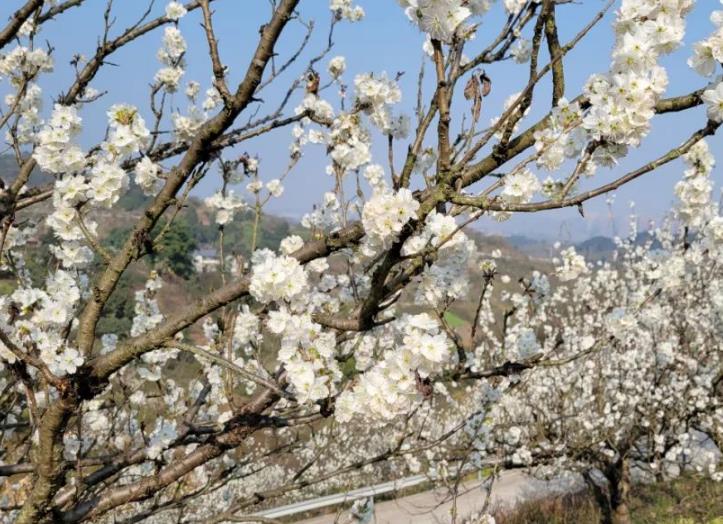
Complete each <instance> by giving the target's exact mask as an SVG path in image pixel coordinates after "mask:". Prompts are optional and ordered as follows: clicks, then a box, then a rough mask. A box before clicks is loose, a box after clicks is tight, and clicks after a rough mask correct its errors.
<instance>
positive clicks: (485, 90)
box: [479, 71, 492, 96]
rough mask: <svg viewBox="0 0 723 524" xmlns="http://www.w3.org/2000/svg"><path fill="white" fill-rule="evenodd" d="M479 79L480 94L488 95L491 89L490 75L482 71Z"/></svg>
mask: <svg viewBox="0 0 723 524" xmlns="http://www.w3.org/2000/svg"><path fill="white" fill-rule="evenodd" d="M479 80H480V82H482V96H487V95H489V94H490V91H492V80H490V77H488V76H487V73H485V72H484V71H482V74H481V75H480V76H479Z"/></svg>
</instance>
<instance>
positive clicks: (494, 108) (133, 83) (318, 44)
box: [0, 0, 723, 239]
mask: <svg viewBox="0 0 723 524" xmlns="http://www.w3.org/2000/svg"><path fill="white" fill-rule="evenodd" d="M357 3H359V4H360V5H361V6H362V7H363V8H364V9H365V11H366V18H365V19H364V20H363V21H362V22H360V23H356V24H350V23H341V24H339V25H338V26H337V28H336V33H335V35H334V49H333V50H332V51H331V53H330V54H329V55H328V57H327V59H325V60H324V61H323V62H322V64H323V69H324V70H325V67H326V62H327V61H328V58H331V57H333V56H336V55H343V56H345V57H346V59H347V64H348V69H347V72H346V74H345V80H346V82H347V83H348V84H350V83H351V82H352V81H353V77H354V75H355V74H357V73H361V72H369V71H373V72H375V73H381V72H382V71H386V72H388V73H389V74H390V76H393V75H394V74H395V73H397V72H400V71H403V72H404V73H405V74H404V76H402V78H401V80H400V84H401V87H402V91H403V100H402V103H401V105H400V109H402V110H404V111H406V112H408V113H410V114H411V112H412V109H413V107H414V104H415V100H416V79H417V74H418V72H419V67H420V64H421V63H422V60H423V56H422V52H421V45H422V42H423V35H422V34H421V33H420V32H419V31H418V30H417V29H416V28H415V27H414V26H412V25H411V24H410V23H409V22H408V20H407V18H406V16H405V15H404V13H403V11H402V9H401V8H399V6H398V4H397V3H396V2H394V1H392V0H358V2H357ZM20 4H21V2H20V1H18V0H12V1H7V0H6V1H5V2H3V6H2V8H0V18H2V19H5V18H6V17H7V16H9V14H10V13H11V11H12V9H13V8H15V7H17V6H18V5H20ZM86 4H87V5H86V6H84V7H83V8H81V9H76V10H72V11H69V12H68V13H66V14H65V15H63V16H62V17H60V18H59V20H58V21H55V22H51V23H49V24H47V28H46V29H45V30H44V31H43V33H41V37H42V38H46V39H48V40H49V41H50V42H51V43H52V44H53V46H54V47H55V52H54V55H55V60H56V70H55V72H53V73H51V74H50V75H48V77H47V78H45V79H44V81H43V82H41V86H42V87H43V89H44V93H45V95H46V97H47V100H48V104H46V107H45V112H46V114H47V112H48V111H49V110H50V108H51V103H50V101H51V100H52V99H53V98H55V97H56V96H57V95H58V94H59V93H61V92H63V90H64V89H66V88H67V86H68V85H70V83H71V82H72V80H73V71H72V69H71V68H70V67H69V66H68V62H69V61H70V60H71V58H72V56H73V55H74V54H75V53H81V54H84V55H88V56H90V55H92V53H93V52H94V49H95V45H96V42H97V40H98V38H99V36H100V32H101V29H102V15H103V9H104V5H105V2H103V1H101V0H87V1H86ZM156 4H157V5H156V6H155V8H154V12H155V13H158V14H160V13H161V12H162V11H163V7H164V4H165V2H164V1H156ZM212 5H213V8H214V10H215V12H216V16H215V18H214V24H215V29H216V32H217V35H218V37H219V45H220V52H221V56H222V59H223V61H224V62H225V63H226V64H227V65H228V66H229V67H230V83H231V84H233V83H235V82H237V81H238V80H239V78H240V76H241V74H242V72H243V71H244V70H245V68H246V66H247V64H248V61H249V58H250V56H251V53H252V52H253V49H254V47H255V45H256V41H257V37H258V28H259V26H260V25H261V24H262V23H264V21H265V20H266V19H267V17H268V13H269V8H268V6H269V3H268V2H267V1H266V0H217V1H216V2H214V3H213V4H212ZM602 5H603V2H602V1H600V0H582V1H580V2H577V3H573V4H567V5H562V6H560V7H559V8H558V12H559V15H558V16H559V18H558V26H559V29H560V39H561V41H562V42H563V43H564V42H567V41H568V40H570V39H571V38H572V37H573V36H574V35H575V34H576V33H577V32H578V31H579V30H580V29H581V28H582V27H583V26H584V25H585V24H587V22H588V21H589V20H590V19H591V18H592V17H593V16H594V14H595V13H596V12H597V11H598V10H599V9H600V8H601V7H602ZM146 6H147V2H146V1H142V0H116V2H115V5H114V14H115V16H116V18H117V20H116V23H115V26H114V27H113V30H112V31H111V34H112V35H117V34H118V33H120V32H121V31H122V30H123V29H124V28H125V27H127V26H128V25H130V24H132V23H133V22H134V21H135V20H136V19H137V17H138V16H139V15H140V14H141V13H142V12H143V11H144V9H145V7H146ZM300 6H301V8H300V12H301V15H302V17H303V18H304V19H305V20H306V21H307V22H308V21H310V20H313V21H314V23H315V25H316V30H315V33H314V35H313V37H312V39H311V41H310V42H309V45H308V46H307V48H306V51H305V54H304V55H303V56H302V59H301V60H300V61H299V63H298V64H297V66H296V67H293V68H290V69H289V71H287V72H286V73H285V74H283V75H281V76H280V77H279V78H278V79H277V80H278V81H277V82H275V84H274V85H272V86H270V87H269V88H268V89H267V90H266V91H264V92H263V94H262V98H263V100H264V101H265V102H266V106H265V107H267V108H268V109H267V110H268V111H270V110H271V109H270V108H274V107H276V105H277V104H278V102H279V100H280V98H281V97H282V96H283V95H284V94H285V93H286V90H287V89H288V86H289V85H290V84H291V82H292V81H293V80H294V78H296V77H297V76H299V75H300V74H302V72H303V71H304V69H305V67H306V64H307V63H308V60H309V58H310V57H311V56H314V55H316V54H317V53H318V52H319V51H320V50H321V49H322V48H323V47H324V46H325V43H326V36H327V31H328V26H329V22H330V18H331V13H330V11H329V10H328V0H302V1H301V4H300ZM716 8H720V4H719V3H718V2H717V1H714V0H699V2H698V5H697V6H696V8H695V10H694V11H693V13H691V14H690V15H689V17H688V26H687V32H686V37H685V40H684V46H683V47H682V48H681V49H680V50H679V51H676V52H675V53H673V54H672V55H670V56H668V57H666V58H665V59H664V61H663V64H664V65H665V66H666V68H667V69H668V73H669V77H670V84H669V87H668V92H667V95H666V96H675V95H680V94H684V93H687V92H690V91H692V90H694V89H697V88H700V87H703V86H704V85H706V83H707V80H706V79H703V78H701V77H700V76H698V75H697V74H696V73H695V72H694V71H692V70H690V69H689V68H688V66H687V64H686V59H687V58H688V56H690V54H691V46H692V44H693V43H694V42H696V41H698V40H700V39H702V38H705V37H706V36H707V35H708V34H710V32H711V31H712V29H713V25H712V24H711V23H710V21H709V15H710V13H711V11H712V10H713V9H716ZM613 16H614V12H613V11H610V12H609V13H608V15H607V16H606V17H605V19H603V20H602V21H601V22H600V23H599V24H598V26H597V27H596V28H595V29H593V31H592V32H591V33H590V34H589V35H588V36H587V37H586V39H585V40H583V42H582V43H581V44H580V45H579V46H578V47H577V48H576V49H575V50H573V51H572V52H571V53H570V54H569V55H568V56H567V58H566V59H565V66H566V67H565V69H566V83H567V85H566V95H567V96H568V98H573V97H575V96H576V95H578V94H579V93H580V90H581V87H582V85H583V84H584V82H585V80H586V79H587V78H588V76H589V75H590V74H592V73H595V72H600V73H602V72H605V71H606V70H607V68H608V65H609V61H610V50H611V47H612V30H611V22H612V20H613ZM503 20H504V14H503V11H502V5H501V0H498V2H496V4H495V5H494V6H493V8H492V10H491V11H490V12H489V13H488V14H487V15H486V16H485V17H484V18H482V20H481V22H482V23H481V25H480V28H479V31H478V35H477V38H476V40H475V41H474V42H472V43H471V44H469V45H468V47H467V54H468V55H473V54H474V52H475V51H476V50H479V49H482V48H484V47H485V46H486V45H487V43H488V42H489V41H491V40H492V39H493V38H494V36H495V35H496V34H497V31H498V30H499V28H500V27H501V24H502V21H503ZM180 28H181V30H182V32H183V34H184V36H185V38H186V40H187V41H188V44H189V51H188V53H187V62H188V64H189V67H188V70H187V73H186V75H185V77H184V84H185V82H186V81H188V80H197V81H199V82H200V83H201V85H202V86H203V89H204V90H205V88H206V87H208V86H209V85H210V80H211V68H210V64H209V60H208V58H207V52H206V42H205V38H204V35H203V30H202V28H201V26H200V11H199V12H194V13H191V14H189V15H188V16H186V17H185V18H184V19H183V20H182V22H181V25H180ZM531 30H532V28H531V27H528V28H527V32H528V33H529V32H530V31H531ZM161 35H162V30H157V31H155V32H153V33H151V34H149V35H147V36H146V37H144V38H143V39H141V40H139V41H136V42H134V43H133V44H132V45H130V46H128V47H127V48H125V49H123V50H121V51H120V52H118V53H116V54H114V55H113V56H112V58H111V61H112V62H113V64H114V66H110V67H108V68H106V70H105V71H104V72H103V73H102V74H100V75H99V76H98V78H97V79H96V81H95V82H94V83H93V84H92V85H93V87H95V88H96V89H99V90H101V91H104V90H108V94H107V95H106V96H105V97H103V98H102V99H101V100H100V101H99V102H97V103H96V104H94V105H93V106H91V107H89V108H86V109H84V110H83V112H82V116H83V118H84V122H85V124H86V129H85V131H84V135H83V142H84V144H85V145H90V144H93V143H97V142H98V141H99V140H101V139H102V136H103V133H104V129H105V128H104V126H105V109H106V108H107V107H109V106H110V105H112V104H114V103H120V102H125V103H131V104H135V105H137V106H138V107H139V108H140V109H141V111H142V113H143V114H144V116H145V117H146V120H148V121H150V110H149V106H148V92H149V89H148V86H149V84H150V82H151V81H152V78H153V75H154V74H155V72H156V70H157V69H158V68H159V64H158V62H157V60H156V58H155V53H156V50H157V49H158V47H159V45H160V41H161ZM526 36H529V34H527V35H526ZM302 37H303V28H302V27H301V25H300V24H298V23H297V24H291V25H290V26H289V27H288V29H287V32H286V33H285V35H284V37H283V43H282V45H281V46H280V47H279V55H280V56H279V60H283V58H284V57H285V56H288V55H289V54H290V53H291V52H292V51H293V50H294V49H295V47H296V46H297V45H298V43H299V42H300V41H301V39H302ZM487 74H488V75H489V76H490V77H491V78H492V81H493V89H492V93H491V94H490V96H489V97H487V98H486V99H485V101H484V108H483V114H482V121H483V122H484V123H487V122H488V121H489V119H490V118H492V117H493V116H496V115H499V114H500V112H501V108H502V103H503V102H504V100H505V99H506V98H507V96H509V95H510V94H512V93H514V92H517V91H519V90H521V89H522V88H523V87H524V85H525V84H526V81H527V65H518V64H515V63H513V62H511V61H508V62H503V63H500V64H495V65H492V66H489V67H487ZM431 76H432V70H431V69H430V67H429V63H428V64H427V75H426V77H427V82H426V85H425V87H426V89H425V92H426V95H427V99H428V97H429V96H430V95H431V90H432V87H431V85H430V84H431V82H430V79H431ZM549 83H550V81H549V79H546V80H543V82H542V84H541V85H540V86H539V87H538V89H537V91H536V99H537V103H536V104H534V105H533V111H532V112H531V113H530V114H529V116H528V117H527V119H526V120H525V121H524V122H523V126H524V125H525V124H527V125H529V124H532V123H534V122H535V121H537V119H538V118H539V117H540V116H542V115H543V114H545V113H546V112H547V111H548V110H549V92H550V89H549ZM5 89H6V86H3V85H2V84H0V90H1V92H3V93H4V92H5ZM324 96H325V97H326V98H328V99H329V100H330V101H332V103H334V104H336V103H337V102H336V101H337V99H338V97H337V96H336V93H335V89H334V88H332V89H331V90H329V91H327V92H326V93H325V95H324ZM301 97H302V93H301V92H297V93H296V94H295V95H294V98H293V99H292V102H291V103H290V104H289V108H288V110H289V111H293V107H294V106H295V105H296V104H297V103H298V101H299V100H300V99H301ZM171 104H172V107H174V108H178V109H180V110H181V111H182V112H185V111H186V110H187V101H186V98H185V96H184V95H183V94H182V92H179V93H177V94H176V95H174V96H173V97H172V99H171ZM452 109H453V111H452V113H453V121H454V122H456V123H457V124H459V122H460V120H461V115H462V114H463V113H464V112H467V111H469V106H468V105H467V103H466V101H465V100H464V99H463V98H462V97H461V96H457V98H456V104H455V105H454V106H453V108H452ZM263 111H264V110H263V109H262V112H261V113H259V115H261V114H263ZM246 118H247V117H243V116H242V119H241V120H240V123H243V122H245V121H246ZM704 123H705V111H704V109H703V108H697V109H695V110H691V111H687V112H686V113H684V114H673V115H663V116H660V117H656V118H655V120H654V122H653V131H652V133H651V134H650V135H649V137H648V138H647V140H646V141H645V142H644V143H643V144H642V146H641V147H640V148H639V150H636V151H634V152H633V153H632V154H631V155H629V157H628V158H626V159H625V160H624V161H623V162H621V163H620V165H619V166H617V167H616V168H615V169H612V170H600V171H599V172H598V174H597V175H596V176H595V177H594V178H593V179H592V180H591V181H589V184H590V185H599V184H604V183H606V182H608V181H610V180H612V179H613V178H616V177H617V176H619V175H620V174H622V173H624V172H627V171H628V170H630V169H634V168H635V167H637V166H639V165H641V164H644V163H646V162H647V161H649V160H650V159H652V158H655V157H657V156H659V155H660V154H662V153H664V152H666V151H667V149H668V148H670V147H672V146H675V145H678V144H679V143H680V142H682V141H683V140H684V139H685V138H686V137H687V136H688V135H690V134H691V133H692V132H693V131H694V130H695V129H697V128H699V127H702V126H703V125H704ZM525 127H526V126H525ZM289 136H290V129H281V130H278V131H276V132H275V133H273V134H271V135H267V136H265V137H263V138H260V139H256V140H254V141H252V142H247V143H245V144H244V145H243V146H241V147H239V148H237V149H236V150H235V151H234V152H232V153H229V155H228V156H229V158H231V155H235V154H237V153H242V152H248V153H250V154H251V155H258V156H259V157H260V159H261V175H262V178H264V179H266V180H269V179H272V178H277V177H278V176H279V175H280V174H281V173H282V172H283V170H284V168H285V166H286V164H287V161H288V149H287V147H288V144H289V142H290V139H289ZM433 136H434V133H431V134H430V140H431V139H432V138H433ZM710 144H711V146H712V150H713V152H714V153H716V152H723V147H722V146H723V139H722V138H721V137H714V138H712V139H711V140H710ZM430 145H434V144H433V142H430ZM405 150H406V143H404V144H402V143H400V144H399V145H398V147H397V150H396V151H397V154H396V157H397V161H398V163H399V162H400V161H401V160H402V159H403V154H404V151H405ZM374 154H375V161H376V162H378V163H381V164H382V165H385V166H386V150H385V146H384V140H383V139H382V138H381V137H377V140H376V144H375V150H374ZM719 161H720V162H723V159H719ZM326 163H327V162H326V160H325V159H324V156H323V150H322V149H321V148H320V147H319V146H313V145H312V146H310V148H309V149H307V150H306V152H305V157H304V158H303V159H302V161H301V162H300V163H299V165H298V166H297V167H296V169H295V170H294V171H293V172H292V174H291V175H290V178H288V179H287V183H286V184H285V185H286V191H285V193H284V195H283V196H282V197H281V198H279V199H277V200H275V201H273V202H272V204H271V205H270V207H269V208H268V210H269V211H270V212H273V213H276V214H280V215H286V216H292V217H299V216H300V215H301V214H302V213H304V212H306V211H308V210H309V209H310V208H311V205H312V204H313V203H314V202H316V201H317V200H318V199H319V198H320V195H321V194H322V192H323V191H326V190H329V189H331V188H332V187H333V181H332V180H331V178H330V177H329V176H328V175H326V174H325V172H324V169H325V166H326ZM563 169H564V168H563ZM682 169H683V167H682V164H681V163H680V162H674V163H672V164H670V165H668V166H666V167H664V168H663V169H661V170H658V171H656V172H654V173H651V174H649V175H646V176H645V177H643V178H642V179H638V180H637V181H635V182H633V183H632V184H629V185H628V186H625V187H624V188H622V189H621V190H619V191H618V192H617V195H616V198H615V203H614V205H613V211H614V213H615V215H616V217H617V230H618V231H619V232H620V231H624V229H625V224H627V222H628V218H627V217H628V215H629V213H630V207H629V205H628V203H629V202H630V201H635V202H636V210H637V214H638V215H639V217H640V219H639V221H640V223H641V225H644V224H646V223H647V222H648V221H649V220H650V219H660V218H661V217H662V216H663V215H664V213H665V212H666V210H667V209H668V208H669V207H670V205H671V203H672V202H673V200H674V195H673V186H674V184H675V182H676V181H677V180H678V179H679V178H680V174H681V173H682ZM544 176H546V175H545V174H542V175H541V178H544ZM713 177H714V180H715V183H716V187H717V188H718V187H720V185H721V182H723V176H722V175H721V167H716V169H715V171H714V174H713ZM217 187H218V177H217V175H210V177H209V179H208V180H205V181H204V182H202V183H201V184H200V186H199V188H198V189H197V191H196V192H197V194H199V195H200V196H204V195H207V194H209V193H210V192H212V191H213V190H214V189H216V188H217ZM717 195H718V193H717V189H716V196H717ZM585 212H586V217H585V218H582V217H581V216H580V215H579V214H578V212H577V211H576V210H556V211H549V212H544V213H538V214H535V215H520V216H515V217H513V218H512V219H511V220H510V221H508V222H506V223H503V224H498V223H496V222H494V221H492V220H490V219H482V220H481V221H480V224H479V226H478V227H479V228H481V229H482V230H484V231H486V232H490V233H502V234H513V233H518V234H525V235H528V236H536V237H544V238H548V239H549V238H562V239H567V238H575V239H579V238H585V237H589V236H592V235H595V234H605V235H610V234H612V231H613V228H612V224H611V221H610V219H609V214H608V209H607V206H606V199H605V197H599V198H598V199H596V200H594V201H591V202H589V203H587V205H586V206H585Z"/></svg>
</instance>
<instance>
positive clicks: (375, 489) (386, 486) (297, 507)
mask: <svg viewBox="0 0 723 524" xmlns="http://www.w3.org/2000/svg"><path fill="white" fill-rule="evenodd" d="M428 480H429V477H427V476H425V475H416V476H414V477H406V478H403V479H399V480H393V481H391V482H383V483H381V484H375V485H374V486H368V487H366V488H359V489H353V490H351V491H347V492H345V493H336V494H334V495H326V496H324V497H318V498H315V499H311V500H304V501H301V502H295V503H294V504H288V505H286V506H279V507H278V508H273V509H267V510H266V511H259V512H258V513H254V514H253V516H256V517H267V518H278V517H285V516H288V515H295V514H297V513H301V512H303V511H311V510H314V509H319V508H325V507H327V506H334V505H336V504H343V503H344V502H351V501H353V500H356V499H358V498H362V497H372V496H375V495H381V494H382V493H389V492H392V491H397V490H400V489H404V488H410V487H412V486H418V485H419V484H422V483H424V482H426V481H428Z"/></svg>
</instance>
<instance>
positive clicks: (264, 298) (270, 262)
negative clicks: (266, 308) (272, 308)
mask: <svg viewBox="0 0 723 524" xmlns="http://www.w3.org/2000/svg"><path fill="white" fill-rule="evenodd" d="M251 263H252V270H251V285H250V287H249V291H250V292H251V295H253V297H254V298H255V299H256V300H258V301H259V302H261V303H263V304H268V303H270V302H274V301H279V300H293V299H294V298H295V297H297V296H299V295H300V294H301V293H303V292H304V291H305V290H306V289H307V277H306V272H305V271H304V268H303V267H301V265H300V264H299V261H298V260H296V259H295V258H292V257H289V256H286V255H280V256H279V255H276V254H274V252H273V251H271V250H268V249H261V250H259V251H256V252H255V253H254V254H253V257H252V259H251Z"/></svg>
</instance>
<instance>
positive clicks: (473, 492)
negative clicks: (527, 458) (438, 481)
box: [293, 471, 582, 524]
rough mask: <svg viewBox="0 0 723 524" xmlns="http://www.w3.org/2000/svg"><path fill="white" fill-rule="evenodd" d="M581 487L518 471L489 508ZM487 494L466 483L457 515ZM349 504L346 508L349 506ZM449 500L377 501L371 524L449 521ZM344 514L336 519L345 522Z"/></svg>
mask: <svg viewBox="0 0 723 524" xmlns="http://www.w3.org/2000/svg"><path fill="white" fill-rule="evenodd" d="M580 487H582V484H580V483H579V481H576V480H573V479H565V480H554V481H550V482H544V481H540V480H536V479H532V478H530V477H528V476H526V475H524V474H523V473H522V472H520V471H506V472H503V473H502V474H501V475H500V477H499V478H498V479H497V481H496V482H495V484H494V486H493V488H492V495H491V501H490V507H491V508H499V507H511V506H513V505H514V504H515V503H517V502H520V501H524V500H532V499H535V498H541V497H545V496H548V495H552V494H559V493H564V492H568V491H571V490H573V489H577V488H580ZM485 498H486V491H484V490H483V489H481V488H480V482H467V483H465V484H464V485H463V486H462V487H461V488H460V495H459V496H458V497H457V501H456V504H457V514H458V516H459V517H460V518H459V520H458V522H461V521H463V517H466V516H469V515H471V514H473V513H476V512H478V511H480V510H481V509H482V507H483V505H484V502H485ZM348 506H349V504H347V505H345V507H348ZM451 508H452V501H451V500H449V493H448V491H447V490H445V489H443V488H440V489H436V490H432V491H425V492H422V493H417V494H415V495H409V496H406V497H401V498H398V499H395V500H389V501H385V502H379V503H377V504H375V506H374V519H373V520H372V523H373V524H442V523H448V522H450V510H451ZM337 517H338V514H337V513H330V514H327V515H322V516H319V517H314V518H310V519H304V520H297V521H293V522H298V523H299V524H333V523H334V522H335V521H336V520H337ZM345 517H346V515H345V514H344V515H343V517H342V518H340V519H338V522H344V521H346V519H345Z"/></svg>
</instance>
